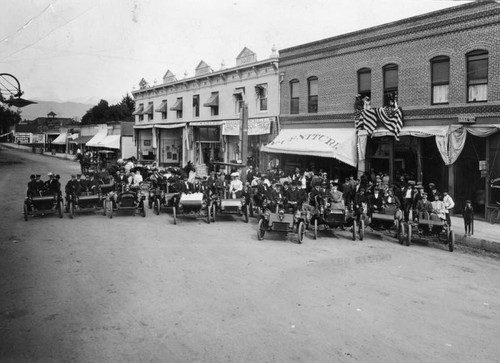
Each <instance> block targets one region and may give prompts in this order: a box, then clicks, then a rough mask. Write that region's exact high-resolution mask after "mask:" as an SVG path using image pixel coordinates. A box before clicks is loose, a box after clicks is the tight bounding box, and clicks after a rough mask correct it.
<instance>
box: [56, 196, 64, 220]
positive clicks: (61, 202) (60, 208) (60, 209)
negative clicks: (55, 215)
mask: <svg viewBox="0 0 500 363" xmlns="http://www.w3.org/2000/svg"><path fill="white" fill-rule="evenodd" d="M57 205H58V209H59V218H62V217H63V214H64V203H63V201H62V200H61V201H60V202H59V203H57Z"/></svg>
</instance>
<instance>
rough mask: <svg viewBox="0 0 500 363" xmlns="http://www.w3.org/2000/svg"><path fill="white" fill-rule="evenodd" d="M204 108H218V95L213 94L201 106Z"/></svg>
mask: <svg viewBox="0 0 500 363" xmlns="http://www.w3.org/2000/svg"><path fill="white" fill-rule="evenodd" d="M203 106H205V107H217V106H219V94H218V93H215V94H213V95H212V96H210V98H209V99H208V101H207V102H205V103H204V104H203Z"/></svg>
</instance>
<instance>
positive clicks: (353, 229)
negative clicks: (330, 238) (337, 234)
mask: <svg viewBox="0 0 500 363" xmlns="http://www.w3.org/2000/svg"><path fill="white" fill-rule="evenodd" d="M357 229H358V223H357V222H356V220H353V221H352V240H353V241H356V230H357Z"/></svg>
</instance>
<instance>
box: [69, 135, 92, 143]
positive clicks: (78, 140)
mask: <svg viewBox="0 0 500 363" xmlns="http://www.w3.org/2000/svg"><path fill="white" fill-rule="evenodd" d="M93 137H94V135H92V136H78V137H77V138H76V139H74V140H70V143H72V144H86V143H87V142H89V141H90V140H92V138H93Z"/></svg>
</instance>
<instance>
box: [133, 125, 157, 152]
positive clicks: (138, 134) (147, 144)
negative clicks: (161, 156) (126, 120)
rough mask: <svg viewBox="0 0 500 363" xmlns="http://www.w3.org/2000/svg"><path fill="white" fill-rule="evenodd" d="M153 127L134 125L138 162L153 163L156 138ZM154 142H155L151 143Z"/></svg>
mask: <svg viewBox="0 0 500 363" xmlns="http://www.w3.org/2000/svg"><path fill="white" fill-rule="evenodd" d="M154 131H155V130H154V128H153V125H134V133H135V143H136V147H137V158H138V159H139V161H154V160H156V158H157V154H156V144H155V143H156V138H154V137H153V136H155V134H154ZM153 141H155V142H153Z"/></svg>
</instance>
